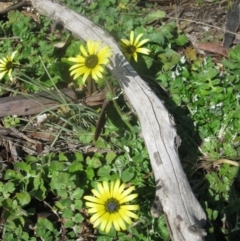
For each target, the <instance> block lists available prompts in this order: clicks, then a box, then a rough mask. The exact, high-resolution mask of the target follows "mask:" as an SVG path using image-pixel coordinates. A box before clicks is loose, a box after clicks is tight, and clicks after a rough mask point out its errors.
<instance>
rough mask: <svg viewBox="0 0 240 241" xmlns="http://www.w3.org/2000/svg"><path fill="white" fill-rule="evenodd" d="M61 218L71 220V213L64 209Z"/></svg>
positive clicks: (68, 209) (69, 210)
mask: <svg viewBox="0 0 240 241" xmlns="http://www.w3.org/2000/svg"><path fill="white" fill-rule="evenodd" d="M62 217H63V218H72V217H73V211H72V210H71V209H70V208H66V209H64V210H63V212H62Z"/></svg>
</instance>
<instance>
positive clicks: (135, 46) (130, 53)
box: [120, 31, 150, 62]
mask: <svg viewBox="0 0 240 241" xmlns="http://www.w3.org/2000/svg"><path fill="white" fill-rule="evenodd" d="M142 36H143V34H142V33H141V34H138V36H137V37H136V38H135V39H134V32H133V31H131V33H130V40H127V39H121V41H122V43H121V44H120V45H121V47H122V51H123V53H124V55H125V56H126V58H127V59H128V60H130V59H131V57H133V58H134V60H135V61H136V62H137V60H138V59H137V57H138V56H137V53H142V54H147V55H148V54H149V52H150V50H149V49H148V48H142V47H141V46H142V45H144V44H145V43H147V42H148V41H149V39H143V40H141V41H140V38H141V37H142Z"/></svg>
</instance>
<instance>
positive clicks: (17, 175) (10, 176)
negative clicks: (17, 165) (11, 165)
mask: <svg viewBox="0 0 240 241" xmlns="http://www.w3.org/2000/svg"><path fill="white" fill-rule="evenodd" d="M4 179H5V180H9V179H12V180H14V179H16V180H21V179H23V175H22V174H21V173H19V172H17V171H14V170H10V169H9V170H7V171H6V173H5V176H4Z"/></svg>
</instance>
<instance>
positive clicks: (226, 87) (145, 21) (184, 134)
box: [0, 0, 240, 241]
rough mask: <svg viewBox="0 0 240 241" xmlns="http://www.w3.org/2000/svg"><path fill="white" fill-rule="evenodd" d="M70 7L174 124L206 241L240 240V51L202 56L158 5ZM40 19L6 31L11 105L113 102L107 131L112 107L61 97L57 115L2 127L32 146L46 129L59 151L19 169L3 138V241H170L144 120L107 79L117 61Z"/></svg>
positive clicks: (4, 73)
mask: <svg viewBox="0 0 240 241" xmlns="http://www.w3.org/2000/svg"><path fill="white" fill-rule="evenodd" d="M61 3H62V4H65V5H66V6H67V7H69V8H71V9H73V10H75V11H76V12H78V13H81V14H83V15H85V16H87V17H88V18H89V19H91V20H92V21H94V22H95V23H97V24H98V25H100V26H101V27H103V28H104V29H106V30H107V31H108V32H109V33H110V34H111V35H112V36H113V37H114V38H115V39H116V41H117V42H118V43H119V46H120V47H121V48H122V51H123V53H125V55H126V57H127V58H128V60H129V62H130V63H131V65H132V66H133V67H134V68H135V69H136V70H137V71H138V73H139V74H140V75H141V76H142V78H143V79H144V80H145V81H147V82H148V84H149V86H150V87H151V88H152V89H153V90H154V92H155V93H156V94H157V95H158V96H159V98H160V99H162V100H163V101H164V103H165V105H166V107H167V108H168V110H169V112H170V113H171V114H172V115H173V116H174V118H175V122H176V128H177V132H178V134H179V136H180V138H181V140H182V143H181V146H180V148H179V155H180V158H181V161H182V165H183V167H184V170H185V172H186V174H187V176H188V180H189V182H190V184H191V186H192V189H193V191H194V193H195V195H196V196H197V198H198V200H199V202H200V203H201V205H202V206H203V208H204V210H205V212H206V214H207V218H208V219H207V224H206V226H205V229H206V232H207V236H206V240H209V241H212V240H229V241H235V240H239V238H240V193H239V192H240V174H239V166H240V164H239V159H240V158H239V157H240V145H239V144H240V136H239V134H240V120H239V119H240V115H239V109H240V108H239V91H240V87H239V86H240V74H239V73H240V67H239V61H240V45H237V46H234V47H233V48H232V49H230V51H229V53H228V57H224V58H221V59H220V61H216V59H215V58H213V57H211V56H210V55H200V54H198V53H197V52H196V51H195V50H194V48H192V46H191V43H190V42H189V40H188V38H187V36H186V34H185V33H184V32H183V31H181V29H179V26H178V24H177V22H176V21H175V20H174V19H173V20H172V21H169V20H168V19H167V18H166V12H165V11H163V10H161V9H160V8H159V6H158V5H156V4H150V3H143V1H137V0H136V1H133V0H132V1H129V0H120V1H116V0H99V1H84V0H78V1H71V0H62V1H61ZM196 4H199V1H198V2H197V3H196ZM106 11H107V12H108V15H106ZM33 16H34V17H32V16H31V15H29V14H28V13H24V12H22V11H18V10H14V11H10V12H8V13H7V15H6V16H5V18H3V19H1V21H0V35H1V36H0V37H1V38H2V40H4V41H2V42H1V44H0V50H1V52H0V53H1V55H0V79H1V80H0V84H1V85H0V94H1V97H6V96H9V95H16V94H20V95H25V94H26V92H28V93H34V92H38V91H40V90H41V91H45V92H47V93H52V90H59V89H61V88H63V87H67V86H68V87H73V88H74V89H75V90H76V92H77V94H78V95H79V96H80V97H81V98H82V97H83V98H85V97H86V96H87V95H91V94H93V91H92V89H97V90H99V91H106V96H105V99H106V100H107V101H108V102H109V104H108V108H107V109H106V113H105V115H106V120H105V124H104V125H103V126H101V127H100V130H99V127H98V125H96V123H97V122H98V123H99V116H101V115H102V114H101V109H102V108H103V105H102V103H100V105H99V103H98V105H95V107H89V106H86V105H84V104H82V103H79V102H77V101H76V102H69V101H67V100H66V99H65V98H64V97H63V96H62V97H61V96H60V97H57V96H55V95H54V94H52V95H53V96H55V97H56V98H58V101H59V108H58V109H57V110H56V109H51V108H49V109H48V110H46V111H44V113H40V114H39V115H36V116H31V117H23V116H6V117H4V118H2V120H1V127H7V128H9V127H10V128H12V127H14V128H15V129H19V130H21V131H22V132H23V133H25V134H26V135H30V131H29V128H30V129H31V128H38V129H41V130H42V131H43V132H45V133H49V132H50V133H51V135H52V139H51V142H50V143H48V144H47V143H45V145H46V146H47V147H48V148H47V149H44V150H43V152H40V153H37V152H33V153H32V154H31V153H30V152H28V151H26V150H25V149H24V150H23V151H22V153H21V154H20V153H19V152H18V156H17V158H16V157H14V156H13V155H12V152H11V151H10V150H6V144H4V140H5V139H4V137H3V136H2V134H1V135H0V137H1V139H0V140H1V155H0V167H1V172H0V203H1V205H0V206H1V207H0V215H1V219H0V220H1V222H0V226H1V228H0V238H1V240H4V241H5V240H6V241H12V240H32V241H34V240H47V241H51V240H53V241H55V240H98V241H101V240H106V241H107V240H109V241H110V240H124V241H126V240H137V241H138V240H144V241H145V240H148V241H150V240H153V241H154V240H164V241H165V240H170V236H169V232H168V228H167V225H166V223H165V219H164V215H162V216H161V217H160V218H158V219H155V218H154V217H152V216H151V213H150V210H151V206H152V204H153V200H154V196H155V182H154V177H153V173H152V170H151V166H150V162H149V157H148V153H147V150H146V148H145V146H144V141H143V139H142V137H141V127H140V125H139V123H138V119H137V117H136V116H135V115H134V114H133V113H132V112H131V109H130V108H129V106H128V103H127V101H126V100H125V99H124V96H123V95H122V93H121V90H120V89H119V86H118V85H117V81H116V80H114V79H113V78H112V77H111V75H110V74H109V72H108V71H107V68H106V65H107V64H108V58H109V56H110V55H111V50H110V49H109V48H108V47H107V46H103V47H102V46H101V48H100V43H97V42H94V41H92V40H89V41H88V42H87V43H84V42H83V41H80V40H77V39H74V37H73V36H71V34H70V33H68V32H67V31H66V30H64V29H62V26H61V23H52V22H51V21H50V20H49V19H47V18H45V17H43V16H38V15H36V14H33ZM186 50H187V51H186ZM96 56H97V57H98V59H100V61H99V62H96ZM0 103H1V98H0ZM42 114H46V115H47V117H46V118H47V119H46V120H45V121H44V122H43V123H40V124H39V123H38V125H40V126H38V127H36V123H37V120H38V117H39V116H41V115H42ZM24 145H25V144H19V143H18V146H19V147H20V148H22V147H23V146H24ZM70 147H71V148H70ZM93 196H95V197H93ZM102 215H103V216H102ZM104 215H105V216H104ZM108 218H109V220H110V221H109V222H107V221H106V220H107V219H108ZM96 220H97V221H96Z"/></svg>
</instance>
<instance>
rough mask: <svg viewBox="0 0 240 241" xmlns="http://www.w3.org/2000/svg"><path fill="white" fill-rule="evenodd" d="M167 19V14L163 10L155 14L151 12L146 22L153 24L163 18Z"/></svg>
mask: <svg viewBox="0 0 240 241" xmlns="http://www.w3.org/2000/svg"><path fill="white" fill-rule="evenodd" d="M165 17H166V13H165V12H164V11H161V10H157V11H155V12H151V13H149V14H148V15H147V16H146V17H145V21H146V23H151V22H153V21H156V20H158V19H161V18H165Z"/></svg>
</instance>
